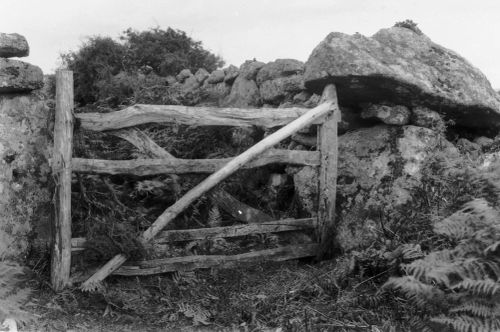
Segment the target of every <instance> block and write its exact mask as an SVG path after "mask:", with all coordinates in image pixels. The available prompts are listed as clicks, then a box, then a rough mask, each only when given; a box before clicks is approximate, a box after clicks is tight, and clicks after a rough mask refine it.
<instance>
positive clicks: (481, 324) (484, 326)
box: [430, 315, 500, 332]
mask: <svg viewBox="0 0 500 332" xmlns="http://www.w3.org/2000/svg"><path fill="white" fill-rule="evenodd" d="M430 320H431V321H432V322H436V323H439V324H443V325H447V326H451V327H453V329H454V330H455V331H457V332H492V331H498V330H499V328H500V320H499V319H483V318H480V317H471V316H467V315H460V316H455V317H448V316H444V315H441V316H438V317H433V318H431V319H430Z"/></svg>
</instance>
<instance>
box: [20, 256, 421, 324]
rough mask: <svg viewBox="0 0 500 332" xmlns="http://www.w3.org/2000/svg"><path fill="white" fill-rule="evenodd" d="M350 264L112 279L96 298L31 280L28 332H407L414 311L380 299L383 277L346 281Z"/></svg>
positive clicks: (303, 264) (288, 264)
mask: <svg viewBox="0 0 500 332" xmlns="http://www.w3.org/2000/svg"><path fill="white" fill-rule="evenodd" d="M350 265H352V266H350ZM353 266H354V265H353V263H352V262H350V261H349V260H344V261H337V262H334V261H327V262H323V263H321V264H311V262H304V261H301V262H298V261H291V262H284V263H260V264H255V265H245V266H239V267H236V268H232V269H211V270H199V271H196V272H180V273H174V274H165V275H160V276H151V277H143V278H124V277H114V278H110V279H109V280H108V281H107V283H106V284H105V287H104V289H102V290H101V291H100V292H97V293H82V292H80V291H79V290H78V289H77V288H69V289H67V290H66V291H64V292H62V293H59V294H54V293H53V292H52V291H51V290H50V288H49V286H48V282H47V281H45V280H44V281H39V279H38V280H32V283H33V285H32V286H33V288H35V291H34V296H33V299H32V301H31V302H32V303H31V305H30V306H29V307H28V308H29V311H30V312H31V313H32V314H33V315H35V317H36V318H37V319H36V322H35V323H32V324H31V325H28V326H26V327H25V330H27V331H31V330H36V331H54V330H64V331H66V330H75V331H166V330H168V331H204V330H207V331H214V330H215V331H279V329H280V328H281V330H282V331H393V330H394V329H395V328H398V330H399V329H400V328H401V329H402V330H404V324H405V322H406V321H408V320H409V319H410V318H411V311H410V309H409V307H407V306H405V303H404V301H403V300H399V299H397V298H387V301H385V302H384V299H380V296H382V295H377V294H376V292H377V289H379V287H380V283H381V282H383V280H385V279H386V277H387V276H384V272H382V273H379V274H378V275H371V276H369V275H365V276H361V275H360V274H358V275H357V276H348V275H347V273H351V272H352V271H351V269H352V267H353ZM343 268H344V271H342V269H343ZM400 301H401V302H400ZM391 329H392V330H391ZM394 331H395V330H394Z"/></svg>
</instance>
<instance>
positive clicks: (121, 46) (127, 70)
mask: <svg viewBox="0 0 500 332" xmlns="http://www.w3.org/2000/svg"><path fill="white" fill-rule="evenodd" d="M61 57H62V59H63V61H64V63H65V64H66V66H67V67H68V69H71V70H72V71H73V72H74V73H75V101H76V102H79V103H81V104H87V103H94V102H96V101H98V100H104V99H106V98H110V97H114V99H115V100H114V104H115V106H116V105H119V104H122V103H123V101H124V99H126V98H129V97H131V96H132V95H133V92H134V91H137V86H138V84H140V83H141V82H140V81H139V82H134V80H135V79H137V78H138V77H139V76H140V75H142V76H141V79H142V80H143V81H144V76H149V74H153V77H155V76H160V77H163V78H164V77H166V76H168V75H175V74H177V73H178V72H179V71H180V70H182V69H184V68H189V69H191V71H193V72H195V71H196V70H198V69H199V68H205V69H207V70H209V71H212V70H214V69H216V68H217V67H220V66H222V65H223V64H224V61H223V60H222V59H221V58H220V57H219V56H217V55H214V54H212V53H211V52H210V51H208V50H206V49H204V48H203V45H202V43H201V42H200V41H195V40H193V39H192V38H191V37H189V36H187V35H186V33H185V32H183V31H181V30H174V29H171V28H168V29H167V30H162V29H159V28H154V29H151V30H148V31H141V32H139V31H135V30H132V29H128V30H126V31H124V33H123V34H122V36H121V37H120V41H116V40H114V39H112V38H110V37H101V36H96V37H91V38H89V39H88V40H87V41H86V42H85V43H84V44H83V45H82V46H81V47H80V49H79V50H77V51H74V52H69V53H66V54H62V55H61ZM142 83H143V84H144V83H147V82H142ZM160 85H163V86H166V82H165V81H163V82H161V84H160ZM134 88H136V89H135V90H134Z"/></svg>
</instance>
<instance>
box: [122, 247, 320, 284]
mask: <svg viewBox="0 0 500 332" xmlns="http://www.w3.org/2000/svg"><path fill="white" fill-rule="evenodd" d="M317 250H318V245H317V244H304V245H293V246H285V247H279V248H274V249H266V250H259V251H253V252H248V253H244V254H238V255H231V256H227V255H196V256H185V257H173V258H166V259H155V260H150V261H141V262H131V263H130V265H127V266H123V267H121V268H119V269H118V270H116V271H115V272H114V273H113V274H114V275H121V276H139V275H152V274H158V273H165V272H174V271H192V270H195V269H206V268H211V267H217V268H230V267H234V266H235V265H238V264H240V263H256V262H262V261H274V262H280V261H286V260H291V259H298V258H304V257H311V256H314V255H315V253H316V252H317Z"/></svg>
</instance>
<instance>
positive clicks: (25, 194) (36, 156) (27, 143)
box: [0, 94, 53, 260]
mask: <svg viewBox="0 0 500 332" xmlns="http://www.w3.org/2000/svg"><path fill="white" fill-rule="evenodd" d="M50 119H51V117H50V111H49V109H48V108H47V107H46V106H45V102H44V101H43V100H42V99H41V97H39V96H38V95H37V94H28V95H25V96H23V95H21V94H15V95H3V96H0V256H2V258H13V259H16V260H24V259H25V258H26V256H25V255H26V254H27V253H28V250H29V247H30V245H32V244H33V242H31V240H30V239H32V238H37V239H41V238H44V239H45V240H46V241H45V243H46V244H47V243H49V242H50V227H51V220H52V219H51V213H50V211H51V206H52V199H51V197H52V195H51V190H50V187H51V181H52V170H51V168H50V166H49V161H48V160H49V158H50V153H51V149H52V146H53V143H52V142H51V137H49V136H51V134H52V132H53V128H52V127H51V126H50V124H51V120H50ZM52 121H53V120H52Z"/></svg>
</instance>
